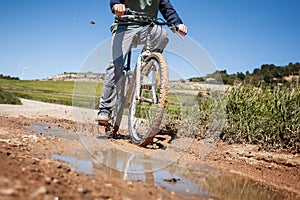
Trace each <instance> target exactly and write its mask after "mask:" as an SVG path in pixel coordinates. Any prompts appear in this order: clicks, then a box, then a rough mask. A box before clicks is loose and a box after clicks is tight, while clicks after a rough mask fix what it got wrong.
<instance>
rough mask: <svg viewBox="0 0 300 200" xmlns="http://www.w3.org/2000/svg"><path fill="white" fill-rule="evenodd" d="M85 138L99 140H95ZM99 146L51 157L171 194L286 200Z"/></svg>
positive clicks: (57, 131) (53, 131) (47, 128)
mask: <svg viewBox="0 0 300 200" xmlns="http://www.w3.org/2000/svg"><path fill="white" fill-rule="evenodd" d="M29 129H30V130H33V131H36V132H38V133H42V134H45V135H51V136H57V137H60V138H65V139H76V140H78V138H79V137H78V134H77V133H70V132H67V131H64V130H62V129H61V128H60V127H58V126H56V125H52V124H47V123H36V124H32V125H31V126H30V127H29ZM84 135H85V134H80V137H85V136H84ZM86 137H89V140H97V141H99V139H97V138H95V137H91V136H86ZM103 141H105V140H103ZM78 142H80V140H78ZM97 145H98V148H96V147H95V151H94V152H90V151H88V150H86V149H76V150H72V151H71V152H65V153H63V154H59V155H58V154H53V155H51V158H52V159H56V160H60V161H64V162H67V163H70V164H72V165H73V166H74V167H75V168H76V170H77V171H78V172H81V173H87V174H92V175H97V174H102V175H103V174H104V175H106V176H108V177H114V178H118V179H123V180H128V181H143V182H147V183H150V184H153V185H157V186H162V187H165V188H166V189H168V190H170V191H174V192H181V193H185V194H193V195H197V196H199V197H201V198H203V199H246V200H247V199H249V200H250V199H284V195H282V194H281V193H280V192H278V191H273V190H272V189H271V188H268V187H266V186H264V185H262V184H261V183H259V182H255V181H253V180H250V179H246V178H243V177H240V176H237V175H233V174H230V173H227V172H221V171H218V170H216V169H213V168H211V167H209V166H205V165H189V166H188V167H182V166H179V165H176V164H175V163H174V164H172V165H170V164H169V163H167V162H166V161H165V160H164V158H161V159H156V158H152V157H150V156H148V155H145V154H142V153H132V152H125V151H121V150H119V149H116V148H114V147H113V146H108V145H104V144H102V143H101V145H99V144H98V143H97Z"/></svg>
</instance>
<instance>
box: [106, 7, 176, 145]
mask: <svg viewBox="0 0 300 200" xmlns="http://www.w3.org/2000/svg"><path fill="white" fill-rule="evenodd" d="M122 18H123V19H125V20H132V21H134V20H144V21H145V22H147V23H149V29H148V32H147V36H146V44H145V46H144V48H143V50H142V52H141V53H140V54H139V56H138V59H137V63H136V67H135V69H134V71H132V70H131V66H130V65H131V54H132V49H130V50H129V52H128V53H127V56H126V60H127V62H126V63H127V64H126V65H124V69H123V72H124V73H123V76H122V78H121V80H120V81H119V82H118V83H117V85H116V98H117V101H116V102H119V103H116V104H115V106H114V108H113V111H112V115H111V117H112V119H111V122H110V123H109V125H108V126H106V127H105V131H106V133H107V134H108V135H109V136H110V137H113V136H114V135H115V134H116V133H117V132H118V130H119V126H120V124H121V120H122V116H123V112H124V110H125V109H126V108H129V114H128V130H129V135H130V138H131V141H132V142H133V143H134V144H137V145H140V146H144V147H145V146H147V145H148V144H149V143H151V142H152V141H153V138H154V137H155V135H156V134H157V133H158V132H159V128H160V125H161V122H162V119H163V115H164V111H165V106H166V104H167V98H168V65H167V62H166V60H165V58H164V56H163V55H162V54H161V53H159V52H152V51H151V46H150V43H151V39H150V31H151V28H152V27H154V25H160V26H164V25H167V26H169V28H170V29H171V30H172V31H173V32H176V31H177V27H175V26H174V25H171V24H170V23H168V22H166V21H164V20H162V19H154V18H150V17H148V16H146V15H144V14H143V13H139V12H135V11H132V10H129V9H127V10H126V14H125V15H124V16H122Z"/></svg>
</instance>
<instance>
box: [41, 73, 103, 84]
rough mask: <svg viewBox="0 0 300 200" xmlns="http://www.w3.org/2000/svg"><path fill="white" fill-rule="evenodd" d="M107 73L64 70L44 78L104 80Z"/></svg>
mask: <svg viewBox="0 0 300 200" xmlns="http://www.w3.org/2000/svg"><path fill="white" fill-rule="evenodd" d="M104 76H105V74H102V73H93V72H64V73H63V74H58V75H54V76H50V77H48V78H46V79H44V80H48V81H82V82H103V81H104Z"/></svg>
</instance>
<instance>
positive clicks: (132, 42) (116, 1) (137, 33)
mask: <svg viewBox="0 0 300 200" xmlns="http://www.w3.org/2000/svg"><path fill="white" fill-rule="evenodd" d="M110 7H111V10H112V12H113V13H114V14H115V22H114V23H113V25H112V26H111V31H112V33H113V36H112V61H111V62H110V64H109V65H108V66H107V68H106V75H105V79H104V87H103V92H102V96H101V98H100V111H99V113H98V115H97V116H96V121H97V122H98V123H99V124H100V125H103V126H108V124H109V121H110V119H111V110H112V107H113V106H114V105H115V104H116V103H118V102H116V98H115V97H116V88H115V87H116V84H117V82H118V81H119V80H120V78H121V77H122V74H123V65H124V62H125V58H126V54H127V53H128V51H129V50H130V49H131V48H132V47H135V46H136V45H140V44H144V43H145V41H146V34H147V31H148V29H149V23H147V22H146V21H144V20H143V21H127V20H124V18H121V16H123V15H125V14H126V9H130V10H133V11H136V12H142V13H143V14H145V16H148V17H151V18H157V15H158V11H160V13H161V14H162V16H163V17H164V19H165V20H166V21H167V22H169V23H170V24H173V25H175V26H176V27H177V28H178V33H179V34H181V35H183V36H184V35H186V34H187V27H186V26H185V25H184V24H183V22H182V20H181V19H180V17H179V16H178V14H177V12H176V10H175V9H174V7H173V6H172V4H171V2H170V0H110ZM150 37H151V49H152V51H153V52H162V51H163V50H164V49H165V47H166V45H167V43H168V35H167V32H166V31H165V30H164V29H163V28H162V27H161V26H157V25H156V26H154V27H152V28H151V32H150Z"/></svg>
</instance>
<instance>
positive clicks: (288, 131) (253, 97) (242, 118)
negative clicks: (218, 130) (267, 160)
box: [222, 84, 300, 152]
mask: <svg viewBox="0 0 300 200" xmlns="http://www.w3.org/2000/svg"><path fill="white" fill-rule="evenodd" d="M299 105H300V87H299V86H298V85H295V84H294V85H290V86H280V87H279V86H277V87H274V88H272V89H270V88H268V87H266V86H259V87H258V88H255V87H253V86H252V85H250V84H247V85H241V86H239V87H234V88H233V89H232V90H231V91H230V92H228V96H227V108H226V112H227V123H226V126H225V128H224V130H223V134H222V139H224V140H226V141H228V142H230V143H233V142H238V143H250V144H260V145H262V147H263V148H264V149H269V150H278V149H285V150H289V151H296V152H299V151H300V107H299Z"/></svg>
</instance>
